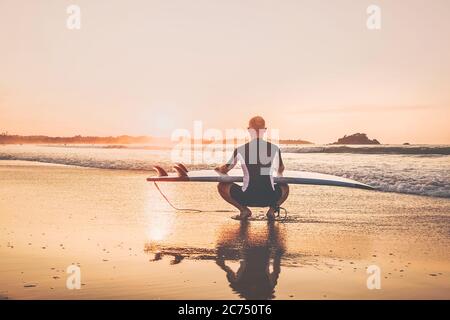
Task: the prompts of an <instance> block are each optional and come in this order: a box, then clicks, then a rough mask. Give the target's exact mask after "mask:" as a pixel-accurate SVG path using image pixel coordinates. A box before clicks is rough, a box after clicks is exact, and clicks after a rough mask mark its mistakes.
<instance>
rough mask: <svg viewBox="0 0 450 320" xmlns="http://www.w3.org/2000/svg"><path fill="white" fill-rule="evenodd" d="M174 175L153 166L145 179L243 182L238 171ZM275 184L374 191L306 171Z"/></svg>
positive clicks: (182, 169) (278, 179)
mask: <svg viewBox="0 0 450 320" xmlns="http://www.w3.org/2000/svg"><path fill="white" fill-rule="evenodd" d="M173 169H174V171H175V173H173V174H168V173H167V172H166V171H165V170H164V169H163V168H161V167H159V166H155V167H154V170H155V171H156V172H157V175H156V176H152V177H149V178H147V181H154V182H225V183H233V182H243V172H242V170H240V169H232V170H230V171H229V172H228V174H222V173H219V172H217V171H215V170H195V171H188V170H187V168H186V167H185V166H184V165H182V164H179V163H177V164H175V165H174V167H173ZM274 182H275V183H286V184H305V185H321V186H335V187H347V188H358V189H366V190H374V188H373V187H371V186H369V185H367V184H364V183H361V182H358V181H355V180H352V179H347V178H343V177H338V176H334V175H330V174H323V173H316V172H308V171H290V170H286V171H284V172H283V176H274Z"/></svg>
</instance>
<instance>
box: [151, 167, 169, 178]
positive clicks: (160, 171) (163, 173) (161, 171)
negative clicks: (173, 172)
mask: <svg viewBox="0 0 450 320" xmlns="http://www.w3.org/2000/svg"><path fill="white" fill-rule="evenodd" d="M153 170H155V171H156V172H157V173H158V176H159V177H167V176H168V174H167V172H166V170H164V169H163V168H161V167H160V166H154V167H153Z"/></svg>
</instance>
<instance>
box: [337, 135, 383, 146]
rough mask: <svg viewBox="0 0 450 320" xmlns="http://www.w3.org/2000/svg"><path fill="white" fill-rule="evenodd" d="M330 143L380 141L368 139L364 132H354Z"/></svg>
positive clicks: (372, 142)
mask: <svg viewBox="0 0 450 320" xmlns="http://www.w3.org/2000/svg"><path fill="white" fill-rule="evenodd" d="M332 144H380V142H379V141H378V140H377V139H373V140H370V139H369V138H368V137H367V134H365V133H355V134H352V135H349V136H347V135H345V136H343V137H342V138H339V139H338V141H336V142H333V143H332Z"/></svg>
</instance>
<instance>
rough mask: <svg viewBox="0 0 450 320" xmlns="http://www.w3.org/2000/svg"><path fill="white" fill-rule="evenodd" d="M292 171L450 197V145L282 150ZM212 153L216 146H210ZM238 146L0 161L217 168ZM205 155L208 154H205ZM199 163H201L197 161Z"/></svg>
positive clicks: (5, 152) (66, 150) (74, 151)
mask: <svg viewBox="0 0 450 320" xmlns="http://www.w3.org/2000/svg"><path fill="white" fill-rule="evenodd" d="M280 147H281V150H282V152H283V160H284V162H285V166H286V169H288V170H301V171H313V172H319V173H326V174H333V175H337V176H341V177H346V178H350V179H354V180H357V181H360V182H363V183H366V184H369V185H371V186H373V187H375V188H377V189H378V190H380V191H384V192H396V193H405V194H416V195H422V196H430V197H443V198H450V146H449V145H406V146H403V145H374V146H335V145H281V146H280ZM206 148H209V150H211V146H207V147H206ZM232 149H233V148H232V146H227V147H226V148H225V149H222V148H218V150H215V152H214V154H213V157H211V156H210V155H211V154H210V153H209V156H208V157H206V156H204V154H205V152H201V151H200V149H199V148H198V147H197V148H193V149H192V150H191V151H192V152H191V153H189V152H187V153H186V152H184V153H183V155H182V156H181V155H180V154H177V153H174V151H173V150H172V149H171V148H167V147H161V146H152V145H117V146H111V145H70V146H60V145H0V160H24V161H37V162H43V163H53V164H62V165H71V166H80V167H89V168H100V169H118V170H139V171H149V174H153V172H152V167H153V166H154V165H156V164H157V165H160V166H162V167H164V168H166V169H169V170H170V168H171V165H172V163H173V162H176V161H181V162H184V163H185V164H186V165H187V166H188V168H189V169H191V170H194V169H211V168H214V167H215V166H216V165H218V164H220V163H221V162H222V161H225V160H226V159H228V157H229V155H230V154H231V152H232ZM203 151H205V149H203ZM194 160H195V161H194Z"/></svg>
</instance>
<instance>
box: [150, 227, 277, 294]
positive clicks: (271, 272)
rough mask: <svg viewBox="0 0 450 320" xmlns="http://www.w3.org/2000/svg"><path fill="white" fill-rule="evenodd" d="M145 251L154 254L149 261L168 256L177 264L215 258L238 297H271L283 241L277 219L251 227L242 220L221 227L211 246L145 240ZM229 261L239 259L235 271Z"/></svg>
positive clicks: (172, 262) (273, 292)
mask: <svg viewBox="0 0 450 320" xmlns="http://www.w3.org/2000/svg"><path fill="white" fill-rule="evenodd" d="M145 251H146V252H147V253H151V254H153V255H154V256H153V258H152V259H151V260H150V261H158V260H161V259H162V258H163V256H171V257H173V259H172V260H171V262H170V263H171V264H179V263H181V262H182V261H183V259H184V258H194V259H200V260H214V261H215V262H216V264H217V266H219V267H220V268H221V269H222V270H223V271H224V272H225V273H226V278H227V280H228V282H229V285H230V287H231V289H232V290H233V291H234V292H235V293H237V294H238V295H239V296H240V297H241V298H245V299H273V298H275V287H276V285H277V281H278V277H279V275H280V272H281V258H282V256H283V254H284V252H285V242H284V236H283V233H282V232H280V226H279V225H278V224H276V223H275V224H274V223H268V224H267V225H265V226H264V227H261V226H258V227H254V226H252V225H251V223H249V222H241V223H240V224H239V225H238V224H233V225H228V226H226V227H224V228H222V230H221V231H220V232H219V233H218V237H217V241H216V246H215V248H214V249H205V248H188V247H164V246H158V245H155V244H146V246H145ZM230 261H239V267H238V268H237V270H236V271H234V270H233V269H232V267H231V266H230V265H229V264H230V263H229V262H230ZM271 265H272V268H271Z"/></svg>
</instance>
